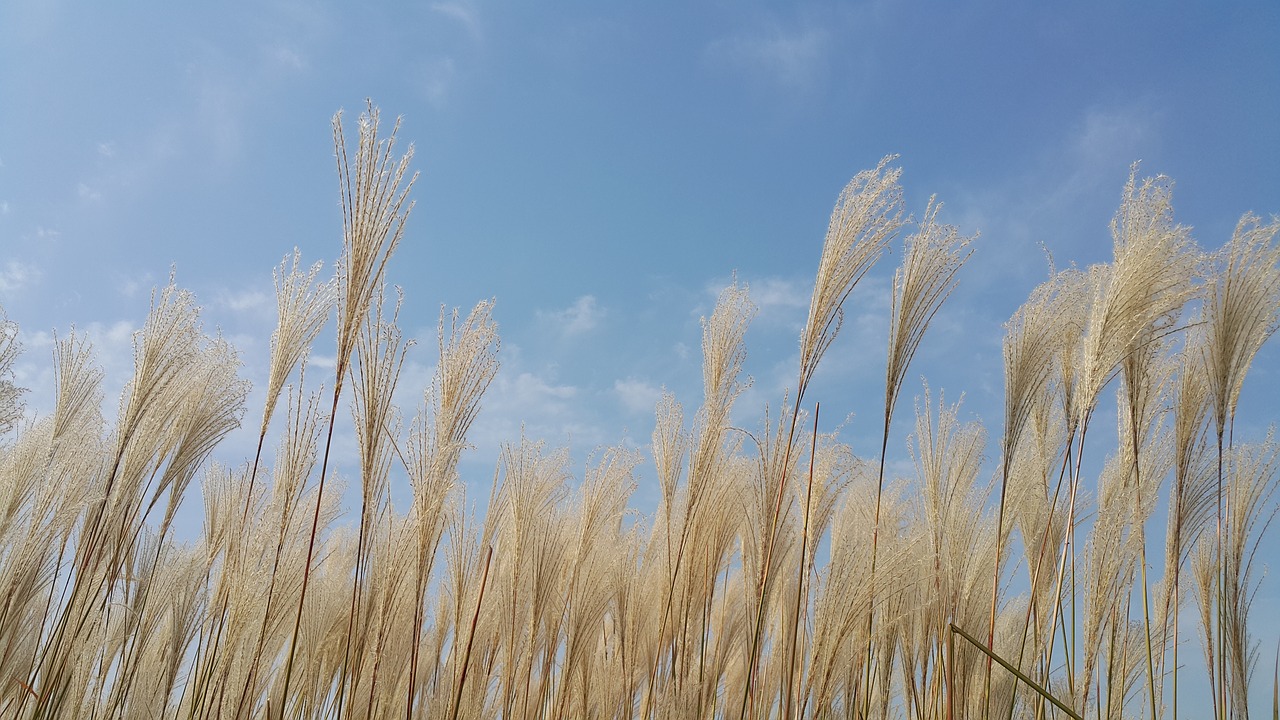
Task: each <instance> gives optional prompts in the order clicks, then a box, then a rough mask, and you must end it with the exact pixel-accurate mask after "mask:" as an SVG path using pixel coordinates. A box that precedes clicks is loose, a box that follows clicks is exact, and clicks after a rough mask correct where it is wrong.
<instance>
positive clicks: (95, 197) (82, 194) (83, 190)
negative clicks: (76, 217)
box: [76, 183, 102, 203]
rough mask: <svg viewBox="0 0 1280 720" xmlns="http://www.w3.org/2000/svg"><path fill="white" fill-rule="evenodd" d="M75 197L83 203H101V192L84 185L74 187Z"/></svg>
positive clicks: (79, 184)
mask: <svg viewBox="0 0 1280 720" xmlns="http://www.w3.org/2000/svg"><path fill="white" fill-rule="evenodd" d="M76 195H77V196H79V198H80V199H81V200H83V201H84V202H90V203H97V202H102V192H101V191H99V190H98V189H97V188H95V187H92V186H90V185H88V184H86V183H78V184H77V185H76Z"/></svg>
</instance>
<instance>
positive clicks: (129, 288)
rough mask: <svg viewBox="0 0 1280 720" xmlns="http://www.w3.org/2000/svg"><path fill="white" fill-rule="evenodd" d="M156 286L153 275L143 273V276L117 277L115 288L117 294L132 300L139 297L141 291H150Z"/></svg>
mask: <svg viewBox="0 0 1280 720" xmlns="http://www.w3.org/2000/svg"><path fill="white" fill-rule="evenodd" d="M153 284H154V279H153V278H152V275H151V273H143V274H141V275H134V276H128V275H116V277H115V288H116V292H118V293H120V294H121V295H123V296H125V297H127V298H131V297H135V296H137V294H138V292H139V291H146V290H150V289H151V287H152V285H153Z"/></svg>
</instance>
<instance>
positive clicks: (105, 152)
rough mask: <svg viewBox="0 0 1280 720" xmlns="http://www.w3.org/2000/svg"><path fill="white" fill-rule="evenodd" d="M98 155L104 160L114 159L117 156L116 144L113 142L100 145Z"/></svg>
mask: <svg viewBox="0 0 1280 720" xmlns="http://www.w3.org/2000/svg"><path fill="white" fill-rule="evenodd" d="M98 154H99V155H101V156H102V157H104V158H112V157H115V156H116V144H115V143H113V142H100V143H98Z"/></svg>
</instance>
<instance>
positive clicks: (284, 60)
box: [270, 44, 307, 70]
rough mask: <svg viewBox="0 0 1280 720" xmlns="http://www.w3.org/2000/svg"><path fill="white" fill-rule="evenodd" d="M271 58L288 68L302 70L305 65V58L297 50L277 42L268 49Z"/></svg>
mask: <svg viewBox="0 0 1280 720" xmlns="http://www.w3.org/2000/svg"><path fill="white" fill-rule="evenodd" d="M270 55H271V59H272V60H274V61H275V63H276V64H277V65H278V66H280V67H284V68H287V69H289V70H304V69H306V67H307V60H306V58H304V57H303V56H302V54H301V53H299V52H298V51H297V50H295V49H293V48H292V47H289V46H288V45H284V44H277V45H274V46H272V47H271V49H270Z"/></svg>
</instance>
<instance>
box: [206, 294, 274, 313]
mask: <svg viewBox="0 0 1280 720" xmlns="http://www.w3.org/2000/svg"><path fill="white" fill-rule="evenodd" d="M267 299H268V298H267V294H266V293H264V292H262V291H260V290H238V291H232V290H220V291H219V292H218V304H219V305H220V306H222V307H225V308H227V309H229V310H234V311H236V312H244V311H246V310H254V309H257V308H260V307H264V306H266V305H267Z"/></svg>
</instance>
